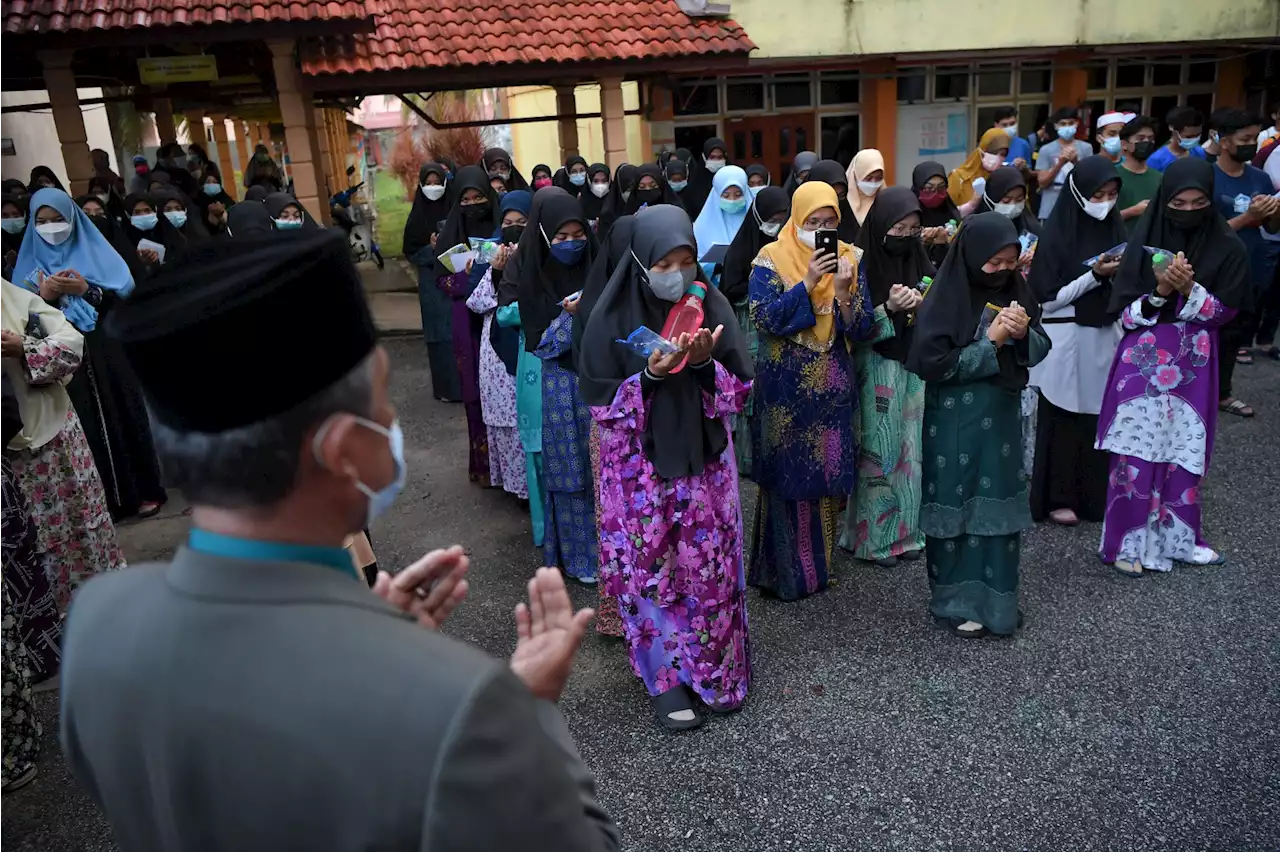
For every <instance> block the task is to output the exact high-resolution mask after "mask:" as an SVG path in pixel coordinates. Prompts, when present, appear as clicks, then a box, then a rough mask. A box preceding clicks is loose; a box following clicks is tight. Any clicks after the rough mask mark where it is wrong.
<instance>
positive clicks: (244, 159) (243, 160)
mask: <svg viewBox="0 0 1280 852" xmlns="http://www.w3.org/2000/svg"><path fill="white" fill-rule="evenodd" d="M231 135H233V136H235V137H236V154H237V155H238V156H239V157H240V173H241V174H243V173H244V172H245V170H247V169H248V168H249V158H250V157H251V156H253V152H252V151H250V150H249V133H248V131H247V130H246V127H245V123H244V122H242V121H241V120H240V119H238V118H233V119H232V120H231Z"/></svg>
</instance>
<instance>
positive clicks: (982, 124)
mask: <svg viewBox="0 0 1280 852" xmlns="http://www.w3.org/2000/svg"><path fill="white" fill-rule="evenodd" d="M998 109H1001V107H998V106H984V107H978V127H977V130H976V131H975V132H974V134H973V135H974V140H973V141H974V142H975V143H976V142H977V141H978V140H979V139H981V138H982V134H984V133H986V132H987V128H989V127H992V126H993V125H994V124H995V123H996V110H998Z"/></svg>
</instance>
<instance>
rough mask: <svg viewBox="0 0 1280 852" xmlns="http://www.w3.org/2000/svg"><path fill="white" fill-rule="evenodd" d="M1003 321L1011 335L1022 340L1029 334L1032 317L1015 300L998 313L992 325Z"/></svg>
mask: <svg viewBox="0 0 1280 852" xmlns="http://www.w3.org/2000/svg"><path fill="white" fill-rule="evenodd" d="M997 323H1003V324H1004V326H1005V328H1006V330H1007V331H1008V332H1009V337H1011V338H1013V339H1014V340H1021V339H1022V338H1024V337H1026V336H1027V329H1028V328H1029V327H1030V325H1031V317H1029V316H1027V312H1026V311H1025V310H1023V308H1022V306H1021V305H1019V304H1018V303H1017V302H1013V303H1011V304H1010V305H1009V307H1007V308H1004V309H1002V310H1001V311H1000V313H999V314H997V315H996V318H995V321H994V322H992V325H996V324H997Z"/></svg>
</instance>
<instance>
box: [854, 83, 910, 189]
mask: <svg viewBox="0 0 1280 852" xmlns="http://www.w3.org/2000/svg"><path fill="white" fill-rule="evenodd" d="M866 70H867V73H868V74H869V75H872V76H871V77H870V79H866V80H864V81H863V89H862V91H863V104H862V145H861V146H860V147H862V148H875V149H876V150H877V151H879V152H880V155H881V156H882V157H884V178H885V182H886V183H889V184H899V183H902V179H901V177H900V176H899V175H898V174H897V162H896V161H897V148H898V81H897V78H895V77H894V76H893V73H894V66H893V65H892V64H888V63H877V64H875V65H873V66H871V67H869V68H867V69H866ZM850 168H852V164H850ZM849 183H850V185H852V184H853V180H852V178H850V181H849Z"/></svg>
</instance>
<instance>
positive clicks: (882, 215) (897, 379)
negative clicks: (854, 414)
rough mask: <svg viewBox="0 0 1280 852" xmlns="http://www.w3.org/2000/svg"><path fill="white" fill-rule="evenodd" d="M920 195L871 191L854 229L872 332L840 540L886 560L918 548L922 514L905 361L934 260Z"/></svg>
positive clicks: (917, 407) (859, 357) (863, 347)
mask: <svg viewBox="0 0 1280 852" xmlns="http://www.w3.org/2000/svg"><path fill="white" fill-rule="evenodd" d="M920 213H921V210H920V200H919V199H918V198H916V195H915V193H914V192H912V191H911V190H910V189H907V188H906V187H905V186H894V187H887V188H885V189H882V190H880V191H879V192H878V193H876V197H875V200H874V201H873V202H872V204H871V209H870V210H869V211H867V218H866V221H864V222H863V223H862V228H861V230H860V231H859V232H858V242H857V244H856V245H857V247H858V248H859V249H861V250H862V256H861V258H860V259H859V261H858V273H859V275H860V276H862V277H863V278H864V279H865V281H866V284H867V289H868V292H870V294H871V304H872V305H874V306H875V326H874V327H873V330H872V334H871V337H870V338H869V339H868V340H866V341H861V342H859V343H857V344H856V348H855V350H854V365H855V368H856V370H857V377H858V378H857V384H858V392H859V393H860V394H861V399H860V400H859V404H858V406H857V410H858V417H859V419H860V421H861V428H860V429H859V434H860V435H861V436H862V440H861V441H860V442H859V444H858V473H859V476H858V480H857V487H856V490H855V491H854V495H853V499H851V500H850V501H849V506H848V509H847V510H846V511H845V518H844V534H843V535H842V536H841V538H840V546H841V547H843V548H844V549H846V550H851V551H853V553H854V555H855V556H857V557H858V558H859V559H865V560H867V561H869V562H874V563H875V564H876V565H879V566H880V567H882V568H892V567H894V566H895V565H897V564H898V559H900V558H901V559H918V558H919V557H920V556H922V555H923V548H924V536H923V535H921V533H920V531H919V527H918V526H917V518H918V517H919V514H920V452H921V448H920V441H921V437H920V421H921V418H922V416H923V414H924V382H923V381H921V380H920V377H919V376H917V375H915V374H914V373H911V372H909V371H908V370H907V369H906V368H905V367H904V366H903V365H902V362H903V359H905V358H906V357H907V348H908V346H909V344H910V342H911V325H910V323H911V321H912V319H913V318H914V317H913V314H912V312H913V311H914V310H915V309H916V308H917V307H918V306H919V305H920V302H921V299H922V297H921V295H920V290H919V288H920V286H921V285H922V283H923V279H925V278H926V277H928V278H932V277H933V274H934V269H933V264H932V263H930V262H929V257H928V255H927V254H925V250H924V243H922V242H921V241H920V236H919V234H920Z"/></svg>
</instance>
